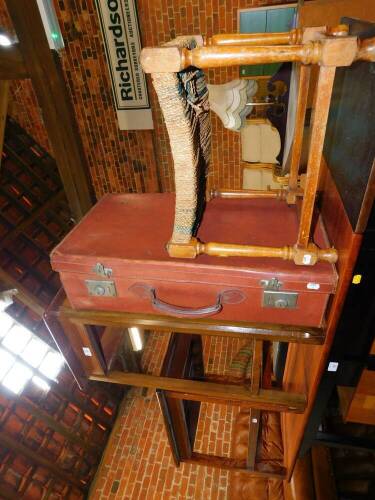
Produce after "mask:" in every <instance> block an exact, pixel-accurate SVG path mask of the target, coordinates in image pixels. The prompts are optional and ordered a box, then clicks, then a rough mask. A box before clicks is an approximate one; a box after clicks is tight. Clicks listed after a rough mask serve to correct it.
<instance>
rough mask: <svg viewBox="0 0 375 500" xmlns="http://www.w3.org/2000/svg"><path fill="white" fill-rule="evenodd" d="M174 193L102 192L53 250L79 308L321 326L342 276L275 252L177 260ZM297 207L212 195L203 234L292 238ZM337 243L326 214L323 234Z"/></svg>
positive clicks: (287, 241)
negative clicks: (171, 248) (171, 247)
mask: <svg viewBox="0 0 375 500" xmlns="http://www.w3.org/2000/svg"><path fill="white" fill-rule="evenodd" d="M173 217H174V195H173V194H167V193H163V194H116V195H107V196H105V197H103V198H102V199H101V200H100V201H99V202H98V203H97V205H96V206H95V207H93V208H92V210H91V211H90V212H89V213H88V214H87V215H86V216H85V218H84V219H83V220H82V221H81V222H80V223H79V224H78V225H77V226H76V227H75V228H74V229H73V230H72V231H71V232H70V233H69V234H68V235H67V236H66V237H65V239H64V240H63V241H62V242H61V243H60V244H59V245H58V246H57V247H56V248H55V249H54V251H53V252H52V255H51V260H52V267H53V269H55V270H56V271H58V272H59V273H60V277H61V281H62V283H63V286H64V288H65V291H66V293H67V296H68V298H69V300H70V302H71V305H72V307H74V308H77V309H97V310H110V311H127V312H140V313H153V314H155V313H158V314H161V315H169V316H174V315H175V316H189V317H194V316H195V317H205V316H207V317H211V316H212V317H214V318H216V319H222V320H230V321H251V322H266V323H281V324H294V325H303V326H322V324H323V321H324V312H325V309H326V306H327V302H328V299H329V296H330V294H332V293H334V291H335V286H336V282H337V274H336V271H335V268H334V266H333V265H331V264H328V263H322V262H321V263H318V264H316V265H315V266H312V267H306V266H296V265H295V264H294V263H293V262H290V261H284V260H281V259H271V258H239V257H228V258H220V257H210V256H207V255H200V256H199V257H197V258H196V259H193V260H190V259H173V258H170V257H169V256H168V253H167V251H166V250H165V246H166V243H167V242H168V240H169V238H170V234H171V230H172V227H173ZM297 228H298V220H297V213H296V209H295V207H288V206H287V205H286V204H285V202H281V201H277V200H262V199H258V200H223V199H214V200H212V201H210V202H209V203H208V204H207V206H206V210H205V212H204V217H203V220H202V223H201V226H200V228H199V231H198V238H201V239H202V240H203V241H219V242H230V243H238V244H258V245H265V246H267V245H270V246H284V245H292V244H294V242H295V240H296V234H297ZM314 239H315V242H316V243H317V244H318V245H319V246H324V247H326V246H327V245H328V241H327V237H326V234H325V231H324V228H323V226H322V222H321V221H320V220H318V223H317V225H316V230H315V236H314Z"/></svg>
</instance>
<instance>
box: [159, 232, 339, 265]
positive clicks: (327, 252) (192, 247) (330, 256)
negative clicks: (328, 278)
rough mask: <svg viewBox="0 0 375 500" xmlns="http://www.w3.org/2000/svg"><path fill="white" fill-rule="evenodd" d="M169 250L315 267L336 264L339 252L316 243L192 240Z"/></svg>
mask: <svg viewBox="0 0 375 500" xmlns="http://www.w3.org/2000/svg"><path fill="white" fill-rule="evenodd" d="M167 250H168V253H169V255H170V257H176V258H181V259H194V258H195V257H197V256H198V255H201V254H206V255H211V256H213V257H268V258H277V259H283V260H293V261H294V263H295V264H297V265H301V266H313V265H315V264H316V263H317V262H318V261H324V262H330V263H335V262H336V261H337V251H336V250H335V249H334V248H326V249H320V248H318V247H317V246H316V245H315V244H314V243H309V244H308V245H307V247H306V248H300V247H297V246H294V247H289V246H285V247H263V246H255V245H233V244H230V243H216V242H210V243H202V242H200V241H198V240H197V239H196V238H192V239H191V240H190V242H189V243H183V244H180V243H173V242H169V243H168V245H167Z"/></svg>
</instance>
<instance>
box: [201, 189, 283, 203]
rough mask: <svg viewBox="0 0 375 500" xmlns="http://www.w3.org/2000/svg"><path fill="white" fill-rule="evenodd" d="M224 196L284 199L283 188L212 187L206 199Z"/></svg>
mask: <svg viewBox="0 0 375 500" xmlns="http://www.w3.org/2000/svg"><path fill="white" fill-rule="evenodd" d="M212 198H224V199H242V200H244V199H247V200H248V199H256V198H267V199H276V200H285V198H286V190H285V189H265V190H262V189H212V190H211V191H210V193H209V197H208V199H212Z"/></svg>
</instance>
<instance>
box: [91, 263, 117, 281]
mask: <svg viewBox="0 0 375 500" xmlns="http://www.w3.org/2000/svg"><path fill="white" fill-rule="evenodd" d="M92 270H93V271H94V273H95V274H97V275H98V276H103V277H104V278H110V277H111V276H112V274H113V271H112V269H111V268H110V267H105V266H104V264H101V263H100V262H97V263H96V264H95V266H94V267H93V268H92Z"/></svg>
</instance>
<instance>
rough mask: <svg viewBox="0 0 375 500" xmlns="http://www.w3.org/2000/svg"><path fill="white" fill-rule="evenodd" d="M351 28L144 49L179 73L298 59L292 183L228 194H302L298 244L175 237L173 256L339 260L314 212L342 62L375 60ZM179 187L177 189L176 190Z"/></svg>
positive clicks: (146, 60) (147, 61) (289, 197)
mask: <svg viewBox="0 0 375 500" xmlns="http://www.w3.org/2000/svg"><path fill="white" fill-rule="evenodd" d="M347 34H348V28H347V26H345V25H339V26H338V27H336V28H332V29H330V28H327V27H317V28H305V29H303V30H293V31H291V32H290V33H281V34H280V33H272V34H240V35H239V34H231V35H215V36H214V37H212V38H211V39H210V40H208V43H207V45H205V46H198V47H196V48H193V49H187V48H184V47H180V46H173V45H172V44H169V45H168V46H164V47H158V48H145V49H143V50H142V53H141V63H142V67H143V70H144V71H145V72H146V73H176V72H179V71H181V70H184V69H187V68H189V67H190V66H194V67H197V68H202V69H203V68H215V67H226V66H234V65H240V64H263V63H273V62H287V61H292V62H296V63H299V65H300V74H299V85H298V102H297V113H296V116H297V119H296V126H295V140H294V143H293V148H292V153H291V167H290V178H289V185H288V187H287V189H286V191H285V194H284V193H283V195H282V196H281V195H280V192H279V190H274V191H267V192H266V193H262V192H259V191H258V192H254V191H251V190H250V191H247V192H246V193H244V192H243V191H239V192H235V191H232V192H231V193H229V196H228V191H226V193H227V196H226V197H227V198H228V197H231V198H238V197H239V198H244V197H245V196H246V197H247V198H257V197H273V198H285V200H286V202H287V203H288V204H295V203H296V202H297V199H298V198H299V197H303V201H302V207H301V211H300V224H299V231H298V235H297V241H296V244H295V245H294V246H285V247H260V246H253V245H234V244H225V243H216V242H209V243H202V242H200V241H199V240H197V239H196V238H194V237H192V238H191V239H190V241H189V242H188V243H176V242H174V241H170V242H169V244H168V252H169V255H170V256H172V257H178V258H195V257H196V256H197V255H199V254H207V255H212V256H220V257H227V256H242V257H273V258H282V259H287V260H293V261H294V263H295V264H297V265H314V264H315V263H316V262H317V261H326V262H331V263H334V262H336V261H337V258H338V256H337V252H336V250H335V249H333V248H326V249H319V248H318V247H317V246H316V244H315V243H313V242H312V241H311V233H312V223H313V212H314V205H315V198H316V193H317V189H318V181H319V177H320V173H321V162H322V152H323V144H324V137H325V131H326V126H327V119H328V112H329V105H330V101H331V94H332V88H333V83H334V77H335V71H336V68H337V67H342V66H350V65H351V64H352V63H353V62H354V61H356V60H359V59H361V60H367V61H374V60H375V39H374V38H372V39H368V40H365V41H358V40H357V37H353V36H347ZM313 64H318V65H319V67H320V68H319V77H318V82H317V86H316V91H315V98H314V114H313V120H312V130H311V140H310V148H309V156H308V163H307V175H306V182H305V187H304V189H303V191H302V190H301V189H300V188H299V187H298V186H297V179H298V172H299V164H300V158H301V150H302V135H303V123H304V119H305V113H306V105H307V94H308V85H309V80H310V67H311V65H313ZM176 192H177V191H176Z"/></svg>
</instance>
